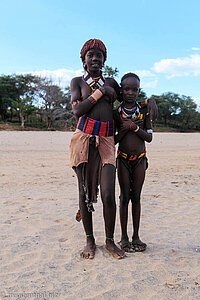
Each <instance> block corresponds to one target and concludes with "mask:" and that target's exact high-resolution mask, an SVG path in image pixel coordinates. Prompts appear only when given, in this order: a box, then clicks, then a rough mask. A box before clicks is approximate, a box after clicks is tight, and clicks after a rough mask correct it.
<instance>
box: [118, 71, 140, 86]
mask: <svg viewBox="0 0 200 300" xmlns="http://www.w3.org/2000/svg"><path fill="white" fill-rule="evenodd" d="M129 77H133V78H137V80H139V81H140V78H139V77H138V76H137V75H136V74H135V73H127V74H125V75H124V76H123V77H122V79H121V84H122V81H123V80H124V79H126V78H129Z"/></svg>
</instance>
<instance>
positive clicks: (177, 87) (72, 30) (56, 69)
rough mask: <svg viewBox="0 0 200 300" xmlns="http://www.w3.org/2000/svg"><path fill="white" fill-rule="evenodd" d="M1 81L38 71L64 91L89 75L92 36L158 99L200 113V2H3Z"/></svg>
mask: <svg viewBox="0 0 200 300" xmlns="http://www.w3.org/2000/svg"><path fill="white" fill-rule="evenodd" d="M0 4H1V6H0V7H1V9H0V75H7V74H13V73H17V74H20V73H23V74H24V73H33V74H37V75H42V76H47V77H48V78H51V79H52V80H53V81H55V82H56V83H59V84H60V85H61V86H62V87H65V86H68V85H69V83H70V80H71V79H72V78H73V77H75V76H80V75H81V74H82V72H83V67H82V62H81V59H80V50H81V47H82V46H83V44H84V43H85V42H86V41H87V40H88V39H90V38H98V39H101V40H102V41H103V42H104V44H105V45H106V47H107V51H108V59H107V61H106V64H107V65H109V66H111V67H113V68H115V67H117V69H118V70H119V76H118V77H117V78H116V80H117V81H118V82H119V83H120V78H121V77H122V76H123V75H124V74H125V73H127V72H134V73H136V74H137V75H139V76H140V79H141V88H142V89H143V91H144V92H146V94H147V95H148V96H149V97H150V96H151V95H161V94H163V93H167V92H173V93H178V94H180V95H186V96H191V97H192V98H193V99H194V100H195V102H196V103H197V104H198V108H200V17H199V12H200V1H199V0H191V1H186V0H182V1H180V0H176V1H174V0H168V1H162V0H126V1H113V0H110V1H108V0H107V1H106V0H101V1H94V0H93V1H91V0H88V1H87V0H85V1H81V0H74V1H67V0H56V1H55V0H26V1H25V0H1V1H0Z"/></svg>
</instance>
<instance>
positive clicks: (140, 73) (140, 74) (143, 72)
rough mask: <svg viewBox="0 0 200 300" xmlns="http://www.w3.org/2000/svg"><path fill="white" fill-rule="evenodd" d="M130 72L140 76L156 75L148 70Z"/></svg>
mask: <svg viewBox="0 0 200 300" xmlns="http://www.w3.org/2000/svg"><path fill="white" fill-rule="evenodd" d="M130 72H132V73H135V74H137V75H138V76H139V77H140V78H144V77H155V76H156V75H155V74H154V73H152V72H151V71H149V70H136V71H130ZM126 73H129V72H126Z"/></svg>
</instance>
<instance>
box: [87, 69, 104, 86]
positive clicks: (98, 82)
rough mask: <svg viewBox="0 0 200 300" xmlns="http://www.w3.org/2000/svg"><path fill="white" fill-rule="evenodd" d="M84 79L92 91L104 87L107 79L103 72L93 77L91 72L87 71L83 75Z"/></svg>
mask: <svg viewBox="0 0 200 300" xmlns="http://www.w3.org/2000/svg"><path fill="white" fill-rule="evenodd" d="M82 79H83V81H84V82H85V83H87V84H88V85H89V87H90V88H91V89H92V91H94V90H96V89H98V88H99V87H102V86H103V85H104V82H105V79H104V77H103V76H102V74H101V75H100V76H98V77H95V78H94V77H91V76H90V74H89V73H88V72H87V71H85V74H84V75H83V77H82Z"/></svg>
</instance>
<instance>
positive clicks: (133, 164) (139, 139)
mask: <svg viewBox="0 0 200 300" xmlns="http://www.w3.org/2000/svg"><path fill="white" fill-rule="evenodd" d="M121 88H122V98H123V102H122V103H121V105H120V106H119V108H118V109H117V110H116V111H115V112H114V118H115V122H116V128H117V131H118V134H117V135H116V136H115V142H116V143H118V142H119V148H118V154H117V171H118V180H119V185H120V190H121V192H120V222H121V241H120V246H121V248H122V249H124V250H125V251H126V252H133V251H144V250H145V249H146V247H147V245H146V244H145V243H143V242H142V241H141V240H140V238H139V225H140V211H141V205H140V195H141V190H142V186H143V183H144V179H145V172H146V169H147V158H146V150H145V141H146V142H148V143H150V142H151V141H152V126H151V120H150V114H149V112H148V107H147V105H146V104H145V103H142V104H138V103H137V101H136V99H137V96H138V94H139V91H140V79H139V77H138V76H137V75H136V74H134V73H128V74H125V75H124V76H123V77H122V79H121ZM130 199H131V202H132V219H133V236H132V242H129V238H128V234H127V220H128V204H129V200H130Z"/></svg>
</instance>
